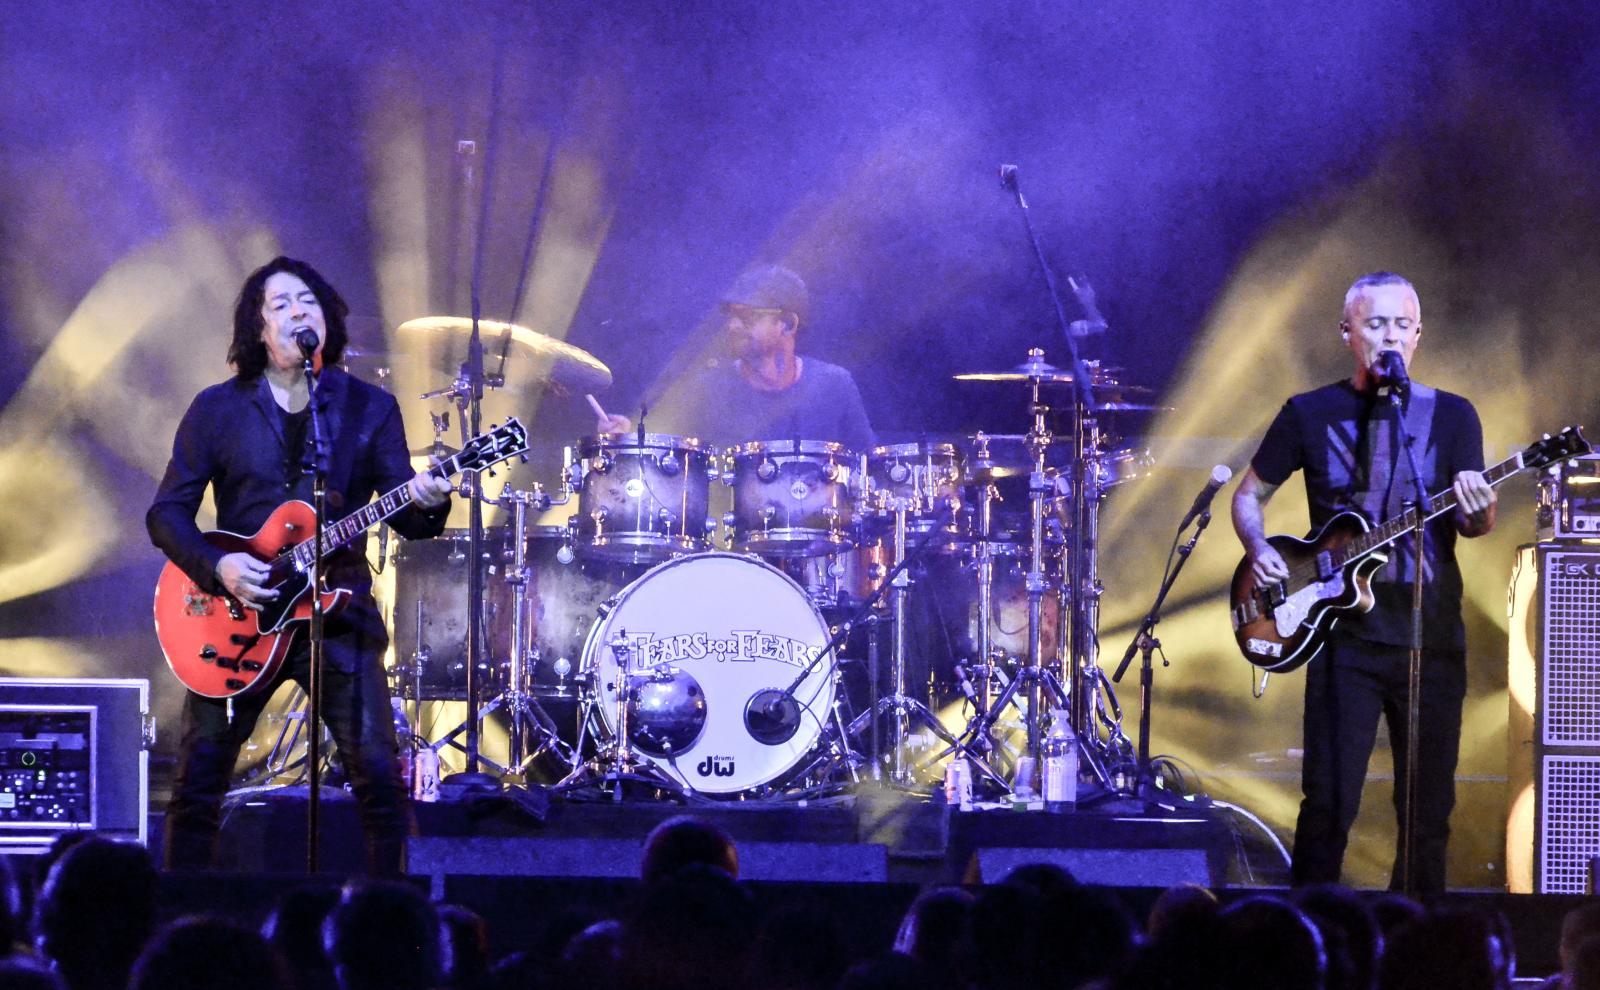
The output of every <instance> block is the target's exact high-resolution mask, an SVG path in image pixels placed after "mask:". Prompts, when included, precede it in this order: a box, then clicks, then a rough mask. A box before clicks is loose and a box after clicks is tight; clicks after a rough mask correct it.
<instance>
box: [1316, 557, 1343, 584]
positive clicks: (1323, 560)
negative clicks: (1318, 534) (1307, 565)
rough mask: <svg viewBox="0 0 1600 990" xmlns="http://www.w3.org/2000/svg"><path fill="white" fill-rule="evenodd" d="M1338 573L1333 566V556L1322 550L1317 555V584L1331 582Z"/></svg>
mask: <svg viewBox="0 0 1600 990" xmlns="http://www.w3.org/2000/svg"><path fill="white" fill-rule="evenodd" d="M1336 573H1338V571H1337V569H1336V568H1335V567H1334V566H1333V554H1331V553H1329V552H1328V551H1326V550H1324V551H1322V552H1321V553H1319V554H1317V583H1319V584H1320V583H1322V582H1324V581H1328V580H1331V579H1332V578H1333V576H1334V574H1336Z"/></svg>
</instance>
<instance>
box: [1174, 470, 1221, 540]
mask: <svg viewBox="0 0 1600 990" xmlns="http://www.w3.org/2000/svg"><path fill="white" fill-rule="evenodd" d="M1232 478H1233V469H1232V468H1230V467H1228V465H1226V464H1218V465H1217V466H1216V467H1214V468H1212V469H1211V480H1210V481H1208V482H1206V486H1205V487H1204V488H1202V489H1200V494H1198V495H1196V496H1195V497H1194V504H1193V505H1191V506H1189V512H1188V514H1187V515H1185V516H1184V517H1183V522H1181V523H1179V524H1178V528H1179V529H1182V528H1183V527H1185V526H1187V525H1189V524H1190V523H1191V522H1193V521H1194V520H1195V519H1196V518H1197V517H1198V516H1200V515H1201V514H1202V513H1205V512H1209V511H1210V510H1211V500H1212V499H1214V498H1216V497H1217V492H1218V490H1220V489H1221V488H1222V486H1223V485H1226V484H1227V483H1228V481H1229V480H1230V479H1232Z"/></svg>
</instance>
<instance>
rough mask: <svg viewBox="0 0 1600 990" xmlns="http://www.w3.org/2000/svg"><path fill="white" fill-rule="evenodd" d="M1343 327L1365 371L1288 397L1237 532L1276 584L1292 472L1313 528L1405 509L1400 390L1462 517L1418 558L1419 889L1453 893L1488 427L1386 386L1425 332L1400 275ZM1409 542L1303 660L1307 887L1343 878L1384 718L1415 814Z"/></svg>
mask: <svg viewBox="0 0 1600 990" xmlns="http://www.w3.org/2000/svg"><path fill="white" fill-rule="evenodd" d="M1339 332H1340V335H1341V336H1342V338H1343V340H1344V342H1345V344H1346V345H1347V346H1348V347H1349V348H1350V352H1351V354H1352V355H1353V357H1354V358H1355V373H1354V374H1353V375H1352V376H1351V377H1350V378H1349V379H1348V380H1346V381H1341V382H1337V383H1335V384H1332V385H1327V386H1324V387H1322V388H1319V389H1315V390H1313V391H1310V392H1305V393H1302V394H1300V395H1296V396H1293V397H1292V398H1290V399H1289V400H1288V401H1287V402H1285V403H1284V405H1283V408H1282V409H1281V410H1280V411H1279V413H1278V416H1277V418H1276V419H1275V420H1273V422H1272V425H1271V426H1270V427H1269V428H1268V429H1267V433H1266V436H1265V438H1264V439H1263V440H1262V441H1261V446H1260V448H1259V449H1258V450H1257V451H1256V454H1255V457H1254V458H1253V459H1252V460H1251V462H1250V468H1249V470H1247V471H1246V472H1245V475H1244V479H1243V480H1242V481H1241V482H1240V483H1239V488H1238V490H1237V491H1236V492H1235V493H1234V497H1233V525H1234V530H1235V531H1236V532H1237V533H1238V535H1239V540H1240V542H1241V543H1243V544H1244V549H1245V553H1246V555H1247V557H1248V559H1249V561H1250V566H1251V572H1252V573H1253V574H1254V576H1255V579H1256V581H1257V582H1258V583H1266V582H1269V581H1278V580H1282V579H1284V578H1286V577H1288V573H1289V572H1288V568H1287V566H1286V564H1285V562H1284V560H1283V557H1282V555H1280V554H1279V553H1278V551H1277V550H1275V549H1273V547H1272V546H1271V545H1270V544H1269V543H1268V542H1267V536H1266V532H1265V530H1264V528H1263V524H1262V510H1263V507H1264V506H1265V505H1266V504H1267V502H1268V501H1269V500H1270V499H1271V498H1272V496H1273V494H1274V493H1275V492H1276V491H1277V490H1278V487H1279V486H1280V485H1282V484H1283V483H1284V482H1285V481H1287V480H1288V479H1289V476H1290V475H1291V474H1293V473H1294V472H1295V471H1296V470H1299V471H1301V472H1302V473H1303V475H1304V477H1305V485H1306V494H1307V498H1308V501H1309V502H1310V508H1311V524H1312V527H1313V529H1314V530H1315V529H1316V528H1317V527H1320V526H1322V525H1323V524H1324V523H1326V522H1327V521H1328V520H1329V519H1330V518H1331V517H1333V516H1334V515H1335V514H1336V513H1338V512H1339V511H1342V510H1352V509H1353V510H1356V511H1359V512H1361V513H1363V514H1364V515H1365V516H1366V517H1367V519H1368V521H1369V522H1372V523H1379V522H1382V521H1384V520H1385V519H1388V518H1390V517H1391V516H1394V515H1396V514H1398V513H1400V512H1403V511H1404V503H1406V502H1407V501H1408V500H1414V499H1415V497H1416V494H1415V490H1416V485H1415V482H1414V479H1413V478H1412V473H1411V468H1410V465H1409V463H1408V461H1407V458H1406V457H1405V456H1404V452H1403V451H1402V450H1401V448H1400V446H1399V442H1398V440H1397V439H1396V437H1397V432H1398V425H1399V424H1398V423H1397V422H1396V413H1395V411H1394V409H1393V407H1392V406H1391V404H1390V399H1389V397H1388V392H1389V390H1390V389H1391V388H1399V389H1400V390H1401V394H1402V396H1403V399H1404V406H1403V409H1404V411H1403V414H1402V415H1403V416H1404V425H1405V429H1406V431H1407V433H1408V434H1409V435H1410V436H1411V437H1412V441H1413V446H1412V450H1413V451H1414V452H1415V455H1416V463H1417V471H1419V472H1420V473H1421V474H1422V476H1423V477H1422V483H1423V487H1424V488H1426V489H1427V490H1428V491H1429V492H1430V493H1432V492H1436V491H1439V490H1440V488H1441V487H1442V486H1443V485H1444V484H1446V483H1448V484H1450V485H1451V487H1452V488H1453V490H1454V493H1455V497H1456V499H1457V500H1458V502H1459V505H1458V508H1457V511H1455V512H1454V513H1452V514H1448V515H1445V516H1441V517H1440V518H1438V519H1435V520H1434V521H1433V522H1432V523H1431V524H1430V525H1429V526H1428V529H1427V539H1426V540H1425V541H1424V543H1425V552H1424V555H1423V567H1424V571H1423V574H1424V578H1425V584H1424V594H1423V658H1422V697H1421V699H1420V706H1419V710H1420V712H1421V719H1420V723H1421V724H1420V725H1419V726H1418V729H1419V735H1418V738H1419V740H1420V746H1419V749H1420V753H1419V754H1418V769H1419V779H1418V780H1417V786H1416V794H1417V809H1416V815H1415V817H1414V822H1415V829H1416V838H1415V848H1416V850H1417V859H1418V862H1417V863H1416V864H1415V869H1414V870H1413V871H1412V872H1413V880H1414V884H1415V886H1416V889H1417V890H1419V891H1420V892H1424V893H1434V892H1438V891H1442V890H1443V889H1444V881H1445V845H1446V842H1447V841H1448V839H1449V836H1450V823H1449V819H1450V810H1451V808H1452V807H1453V806H1454V804H1455V779H1454V776H1455V767H1456V755H1457V750H1458V748H1459V743H1460V737H1461V706H1462V702H1463V699H1464V698H1465V696H1466V680H1467V669H1466V630H1465V627H1464V625H1463V624H1462V620H1461V571H1460V569H1459V568H1458V567H1457V565H1456V559H1455V540H1456V536H1457V535H1458V534H1459V535H1461V536H1465V537H1475V536H1482V535H1484V534H1485V533H1487V532H1489V531H1490V530H1491V529H1492V528H1494V519H1495V492H1494V489H1493V488H1491V487H1490V486H1489V484H1488V482H1487V481H1485V480H1484V477H1483V474H1482V471H1483V429H1482V426H1481V425H1480V424H1479V421H1478V414H1477V411H1476V410H1474V409H1473V407H1472V403H1470V402H1468V401H1467V400H1466V399H1464V398H1462V397H1461V396H1459V395H1452V394H1451V393H1449V392H1444V391H1439V390H1436V389H1431V388H1428V387H1426V386H1424V385H1421V384H1412V385H1410V386H1409V387H1407V386H1404V385H1400V384H1391V383H1390V382H1389V381H1388V380H1387V377H1386V376H1385V375H1384V373H1383V371H1382V367H1381V366H1382V363H1383V359H1382V358H1380V355H1381V354H1382V353H1383V352H1384V351H1394V352H1396V353H1398V354H1399V355H1400V357H1401V359H1402V360H1403V362H1404V364H1405V366H1406V367H1407V368H1409V367H1410V366H1411V359H1412V357H1413V355H1414V354H1415V353H1416V350H1417V344H1418V342H1419V341H1420V340H1421V338H1422V304H1421V303H1420V302H1419V301H1418V299H1417V293H1416V290H1415V289H1414V288H1413V287H1412V285H1411V283H1410V282H1408V281H1406V279H1404V278H1402V277H1401V276H1399V275H1395V274H1393V273H1391V272H1375V273H1373V274H1370V275H1364V276H1362V277H1361V278H1359V279H1357V280H1356V281H1355V283H1354V284H1353V285H1351V286H1350V290H1349V291H1348V292H1347V293H1346V294H1345V300H1344V319H1343V320H1342V322H1341V323H1340V324H1339ZM1412 542H1413V541H1412V539H1411V538H1410V537H1406V538H1403V539H1402V540H1400V541H1399V542H1397V543H1396V544H1395V545H1394V546H1392V547H1391V548H1390V549H1391V552H1390V561H1389V563H1388V564H1386V565H1385V566H1384V567H1383V568H1382V569H1380V570H1379V571H1378V572H1377V573H1376V574H1374V575H1373V582H1372V587H1373V592H1374V595H1375V597H1376V604H1375V606H1374V607H1373V609H1372V610H1371V611H1370V612H1366V613H1359V612H1358V613H1355V614H1353V615H1351V616H1349V617H1347V618H1344V619H1342V620H1341V621H1340V622H1339V623H1338V624H1337V625H1336V626H1334V628H1333V630H1332V631H1331V635H1330V638H1329V641H1328V644H1327V646H1326V647H1325V649H1324V651H1323V653H1322V654H1321V655H1319V656H1318V657H1317V658H1316V659H1315V660H1314V661H1313V662H1312V663H1311V664H1310V666H1309V667H1308V668H1307V672H1306V690H1305V761H1304V765H1303V767H1302V771H1301V789H1302V792H1303V794H1304V799H1303V800H1302V801H1301V804H1300V817H1299V821H1298V823H1297V824H1296V826H1295V837H1294V862H1293V867H1292V871H1291V875H1292V879H1293V882H1294V883H1295V884H1297V885H1300V884H1311V883H1336V882H1338V880H1339V874H1340V870H1341V868H1342V865H1343V862H1344V853H1345V846H1346V843H1347V841H1348V839H1349V833H1350V827H1351V825H1352V824H1353V823H1354V822H1355V818H1356V812H1357V810H1358V808H1359V806H1360V802H1361V789H1362V784H1363V782H1364V780H1365V778H1366V773H1367V761H1368V759H1369V758H1370V757H1371V755H1372V747H1373V743H1374V740H1375V738H1376V735H1377V727H1378V718H1379V716H1380V715H1381V716H1382V717H1383V719H1384V721H1385V722H1386V723H1387V725H1388V730H1389V741H1390V747H1391V749H1392V750H1393V752H1394V762H1395V788H1394V793H1395V812H1396V817H1397V821H1401V822H1403V821H1404V819H1405V815H1404V808H1403V802H1404V795H1405V789H1406V782H1405V772H1406V770H1405V768H1406V753H1405V748H1406V736H1407V721H1406V720H1407V708H1408V699H1407V694H1408V689H1407V683H1408V679H1409V678H1408V676H1407V674H1408V671H1409V669H1410V656H1411V650H1410V644H1411V582H1412V571H1411V567H1412V561H1413V560H1414V550H1413V548H1412V546H1411V544H1412ZM1403 855H1404V842H1403V837H1402V841H1401V842H1400V843H1398V844H1397V851H1396V856H1395V864H1394V872H1393V875H1392V880H1391V886H1393V887H1396V888H1398V886H1399V883H1400V877H1401V876H1402V870H1403V864H1402V862H1401V857H1402V856H1403Z"/></svg>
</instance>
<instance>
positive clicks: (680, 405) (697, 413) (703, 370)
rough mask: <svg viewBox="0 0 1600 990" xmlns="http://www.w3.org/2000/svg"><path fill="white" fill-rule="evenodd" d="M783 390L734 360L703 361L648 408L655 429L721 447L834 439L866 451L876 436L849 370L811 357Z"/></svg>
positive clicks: (861, 451)
mask: <svg viewBox="0 0 1600 990" xmlns="http://www.w3.org/2000/svg"><path fill="white" fill-rule="evenodd" d="M800 361H801V366H800V378H799V380H797V381H796V382H795V383H794V384H793V385H791V386H789V387H788V388H786V389H784V390H782V391H780V392H765V391H762V390H760V389H757V388H753V387H752V386H751V385H750V384H749V383H748V382H746V381H745V380H744V378H743V377H742V376H740V374H739V370H738V368H736V367H735V366H734V363H733V362H732V361H730V360H726V359H719V360H713V361H711V362H708V363H707V364H705V365H702V366H701V367H700V368H699V369H697V370H696V371H694V372H693V373H691V374H690V375H688V376H687V377H685V378H684V379H683V380H681V381H680V382H678V383H677V384H676V385H674V386H673V387H672V388H671V389H669V390H668V392H667V394H666V396H665V397H664V398H663V399H662V401H661V403H660V407H659V408H658V409H656V410H653V411H651V412H650V414H649V418H648V420H647V422H646V426H647V428H648V429H649V431H650V432H651V433H673V434H678V435H680V436H693V437H699V438H700V439H701V440H704V441H706V442H708V443H713V444H716V445H718V446H729V445H731V444H737V443H745V442H747V441H750V440H829V441H833V442H835V443H842V444H844V445H845V446H846V447H848V448H849V449H851V450H852V451H855V452H857V453H866V452H868V451H869V450H871V449H872V446H873V444H874V442H875V438H874V436H873V433H872V426H871V424H869V423H868V422H867V411H866V408H865V406H863V405H862V402H861V392H860V391H859V390H858V389H857V388H856V383H855V379H853V378H851V377H850V372H848V371H846V370H844V369H843V368H841V367H839V366H838V365H836V364H829V363H828V362H827V361H822V360H819V359H817V358H813V357H802V358H801V359H800Z"/></svg>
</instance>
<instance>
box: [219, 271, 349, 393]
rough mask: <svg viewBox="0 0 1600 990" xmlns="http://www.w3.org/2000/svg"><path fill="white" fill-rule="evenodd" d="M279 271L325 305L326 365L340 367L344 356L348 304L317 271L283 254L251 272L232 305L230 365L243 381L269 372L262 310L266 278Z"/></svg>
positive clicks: (324, 355)
mask: <svg viewBox="0 0 1600 990" xmlns="http://www.w3.org/2000/svg"><path fill="white" fill-rule="evenodd" d="M279 272H288V273H289V274H290V275H293V276H295V277H296V278H298V279H299V280H300V281H302V282H304V283H305V284H306V287H307V288H309V289H310V290H311V292H312V294H313V295H315V296H316V297H317V302H318V303H319V304H320V305H321V306H322V319H323V322H324V323H325V324H326V325H327V331H328V334H327V339H325V340H324V341H323V342H322V362H323V364H324V365H329V364H338V363H339V359H340V358H341V357H343V356H344V345H345V342H346V341H347V340H348V339H349V337H348V336H347V335H346V333H345V329H344V318H345V316H346V315H348V314H349V312H350V306H349V304H348V303H346V302H345V301H344V297H343V296H341V295H339V293H338V292H337V291H336V290H335V289H334V287H333V286H331V285H329V284H328V280H327V279H325V278H323V277H322V275H321V273H319V272H318V271H317V270H316V269H315V268H312V267H311V266H310V265H308V264H306V263H305V262H303V261H297V260H295V259H294V258H287V257H284V256H283V255H281V254H280V255H278V256H277V257H276V258H273V259H272V260H271V261H269V262H267V263H266V264H264V265H262V266H261V267H260V268H257V269H256V270H255V271H253V272H251V273H250V277H249V278H247V279H245V280H244V287H243V288H241V289H240V290H239V301H238V302H236V303H234V304H233V342H232V343H230V344H229V345H228V363H229V364H231V365H233V367H234V369H235V370H237V371H238V372H239V376H240V377H241V378H255V377H257V376H259V375H260V374H261V373H262V372H263V371H265V370H267V345H266V344H263V343H262V342H261V331H262V328H263V326H264V324H263V323H262V321H261V307H262V305H263V304H265V302H266V291H267V279H269V278H271V277H272V276H274V275H276V274H278V273H279Z"/></svg>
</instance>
